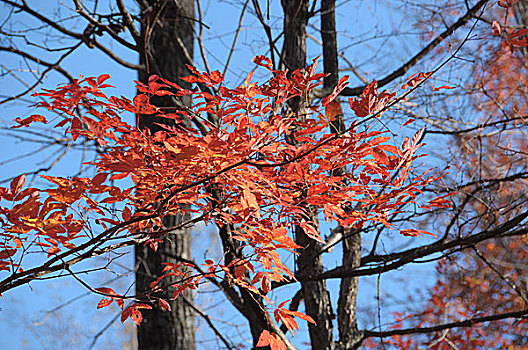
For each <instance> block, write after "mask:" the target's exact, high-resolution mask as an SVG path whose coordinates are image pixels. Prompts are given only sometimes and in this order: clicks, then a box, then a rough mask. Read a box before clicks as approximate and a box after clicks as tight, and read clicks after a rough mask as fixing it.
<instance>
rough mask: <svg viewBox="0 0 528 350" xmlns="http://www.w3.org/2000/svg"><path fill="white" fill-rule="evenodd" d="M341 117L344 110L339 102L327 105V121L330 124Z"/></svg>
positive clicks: (334, 101)
mask: <svg viewBox="0 0 528 350" xmlns="http://www.w3.org/2000/svg"><path fill="white" fill-rule="evenodd" d="M339 115H343V110H342V109H341V104H340V103H339V101H336V100H333V101H332V102H330V103H329V104H327V105H326V119H328V121H329V122H332V121H334V120H336V118H337V117H338V116H339Z"/></svg>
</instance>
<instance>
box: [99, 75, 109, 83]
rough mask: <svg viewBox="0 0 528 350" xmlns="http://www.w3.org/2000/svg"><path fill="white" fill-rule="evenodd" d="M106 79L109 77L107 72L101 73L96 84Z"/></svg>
mask: <svg viewBox="0 0 528 350" xmlns="http://www.w3.org/2000/svg"><path fill="white" fill-rule="evenodd" d="M108 79H110V75H109V74H101V75H100V76H99V77H98V78H97V85H101V84H102V83H104V82H105V81H106V80H108Z"/></svg>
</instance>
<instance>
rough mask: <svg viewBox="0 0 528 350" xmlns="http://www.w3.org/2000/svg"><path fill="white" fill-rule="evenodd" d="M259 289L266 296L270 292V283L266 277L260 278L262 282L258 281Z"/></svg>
mask: <svg viewBox="0 0 528 350" xmlns="http://www.w3.org/2000/svg"><path fill="white" fill-rule="evenodd" d="M260 289H262V291H263V292H264V294H267V293H268V292H269V291H270V290H271V281H270V279H269V278H268V276H266V275H263V276H262V280H261V281H260Z"/></svg>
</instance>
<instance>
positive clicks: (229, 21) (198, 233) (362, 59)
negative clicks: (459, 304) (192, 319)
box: [0, 0, 443, 349]
mask: <svg viewBox="0 0 528 350" xmlns="http://www.w3.org/2000/svg"><path fill="white" fill-rule="evenodd" d="M202 2H203V4H202V6H203V9H204V22H205V23H206V24H207V25H208V26H209V27H210V28H211V29H210V30H205V34H204V35H205V41H204V44H205V48H206V51H207V54H208V58H209V64H210V65H211V67H212V68H213V69H219V70H220V71H223V69H224V67H223V63H224V62H225V61H226V58H227V52H228V48H229V47H230V46H231V44H232V41H233V37H234V36H233V35H234V31H235V29H236V26H237V24H238V20H239V16H240V11H241V8H242V6H241V4H239V2H238V1H209V2H207V1H202ZM261 4H265V1H261ZM339 4H340V5H339V6H338V10H337V11H338V16H337V24H338V31H339V36H338V40H339V45H340V47H343V48H344V49H343V52H344V54H345V56H346V57H347V58H348V59H349V60H350V61H352V62H353V63H354V64H355V65H356V68H358V69H359V70H360V71H361V72H363V74H364V75H365V76H366V77H367V79H369V80H371V79H373V78H378V77H379V76H380V75H384V74H387V73H389V72H391V71H392V70H393V69H394V68H396V67H398V66H399V65H400V64H401V63H402V62H403V61H404V60H405V59H407V58H408V57H409V56H411V55H412V54H414V53H416V52H417V51H418V50H419V48H420V47H421V45H422V42H421V41H420V40H418V37H417V35H416V33H417V31H416V30H414V29H413V28H412V27H411V26H410V25H409V23H406V22H405V20H406V18H405V17H404V13H403V12H402V11H400V12H399V11H397V10H396V9H390V7H391V6H397V4H398V3H397V2H396V3H392V4H393V5H391V2H388V1H387V2H385V1H360V0H356V1H341V2H339ZM51 5H53V6H51ZM35 6H37V5H35ZM38 6H44V7H43V8H42V9H41V10H42V13H47V14H50V15H51V16H52V13H53V11H54V6H55V4H54V2H46V5H42V4H39V5H38ZM261 6H262V5H261ZM278 6H279V1H277V0H275V1H270V17H271V24H272V28H273V29H274V35H277V34H278V33H279V32H280V31H279V28H280V27H281V23H282V19H281V18H280V17H279V16H278V14H280V11H279V10H278ZM3 11H4V9H2V8H1V7H0V22H1V21H2V20H3V16H5V15H6V14H5V12H3ZM63 11H64V10H63ZM248 11H249V10H248ZM66 12H67V11H66ZM407 20H408V19H407ZM29 23H30V22H29V19H28V22H25V20H24V21H20V22H17V23H14V24H13V26H14V27H15V28H17V27H20V28H24V27H25V26H26V25H29ZM313 24H314V25H315V26H317V25H318V23H317V20H315V21H314V23H313ZM69 25H71V26H73V28H75V23H70V24H69ZM394 30H397V31H398V32H399V35H398V36H397V37H394V38H392V37H390V36H385V35H384V34H386V33H390V32H392V31H394ZM311 34H312V35H313V37H314V38H316V39H319V35H318V33H317V32H316V31H315V30H311ZM37 39H38V38H37V37H35V40H37ZM308 41H309V60H311V59H312V58H314V57H316V56H319V55H320V53H321V49H320V47H319V45H318V44H317V43H316V42H315V41H314V40H312V39H309V40H308ZM115 49H116V50H117V51H118V52H120V53H122V54H123V55H124V57H126V58H127V59H128V60H129V61H131V62H136V61H137V58H136V57H135V56H134V55H133V54H131V53H129V52H128V53H127V52H126V51H124V50H122V49H119V48H117V46H115ZM387 53H391V54H387ZM258 54H264V55H266V54H267V46H266V44H265V37H264V34H263V30H262V29H261V28H260V24H259V23H258V20H257V19H256V18H255V16H254V15H253V14H251V13H249V12H246V14H245V16H244V20H243V26H242V31H241V33H240V35H239V38H238V43H237V46H236V49H235V52H234V55H233V58H232V62H231V63H230V66H229V70H228V74H227V84H230V85H237V84H239V83H241V82H242V81H243V79H244V78H245V76H246V74H247V73H248V71H249V70H251V69H252V68H253V64H252V63H251V58H252V57H253V56H255V55H258ZM442 58H443V56H442V57H436V58H434V59H433V60H431V61H428V63H427V64H428V65H429V66H428V67H423V69H424V70H430V69H431V68H432V67H434V65H435V64H436V63H437V62H438V60H440V59H442ZM49 59H50V60H53V55H50V56H49ZM0 62H1V64H2V65H3V66H4V67H20V68H21V70H20V71H17V72H16V74H17V75H18V76H20V77H24V78H27V79H29V77H28V73H27V72H24V66H23V64H20V62H19V59H18V58H17V57H16V56H15V55H10V54H5V53H1V55H0ZM195 62H196V64H197V66H198V67H200V68H201V67H202V66H203V63H202V60H201V59H200V58H199V56H198V48H197V47H196V50H195ZM63 66H64V68H66V69H67V70H68V71H69V72H70V73H71V74H72V75H73V76H74V77H76V76H79V75H81V74H82V75H83V76H98V75H99V74H102V73H108V74H110V75H111V76H112V78H111V81H110V82H111V84H113V85H114V86H115V87H116V88H115V94H116V95H125V96H128V97H132V96H133V95H134V93H135V89H134V84H133V80H135V79H136V76H135V72H134V71H131V70H127V69H124V68H122V67H121V66H119V65H118V64H116V63H115V62H114V61H112V60H111V59H109V58H107V57H105V56H104V55H102V54H101V53H99V52H96V51H95V50H91V49H88V48H87V47H85V46H84V47H83V48H81V49H80V50H79V51H78V52H77V53H76V54H74V55H73V56H72V57H70V58H68V59H67V60H66V61H65V62H64V65H63ZM341 66H342V67H345V66H346V64H344V63H343V62H342V61H341ZM419 68H420V67H416V69H419ZM415 71H416V70H415ZM346 74H350V72H346ZM411 74H412V72H411ZM409 75H410V74H409ZM255 77H256V78H258V75H256V76H255ZM1 79H2V83H3V84H0V95H9V94H12V93H13V91H19V90H20V89H21V88H22V85H21V84H20V83H19V82H18V81H17V80H16V79H15V78H13V77H12V76H2V77H1ZM61 82H63V80H62V77H60V76H58V75H50V76H49V77H48V78H46V80H45V81H44V82H43V84H42V85H41V87H43V88H46V87H48V88H52V87H54V86H56V85H57V84H58V83H61ZM360 83H361V82H360V81H359V79H357V78H356V77H354V76H353V75H351V85H352V86H356V85H359V84H360ZM27 100H29V101H31V100H32V98H31V97H27ZM29 101H28V102H23V103H16V104H9V105H1V106H0V110H1V111H2V120H3V122H7V123H9V121H10V120H12V119H14V118H15V117H17V116H27V115H30V114H32V113H34V108H32V107H29V104H30V102H29ZM417 127H420V125H417ZM409 132H412V130H410V131H409ZM405 134H406V133H405V132H402V133H401V135H399V136H398V137H399V138H401V137H403V136H405ZM59 136H60V135H57V137H59ZM0 142H1V144H2V145H3V151H2V153H1V157H0V164H1V167H0V180H4V179H9V178H10V177H13V176H16V175H17V174H19V173H21V172H25V171H28V170H31V169H34V168H35V167H39V166H44V164H47V163H49V156H50V150H46V151H45V152H40V153H39V152H36V151H35V150H36V149H37V148H38V147H39V146H38V145H35V144H33V145H29V144H27V143H24V142H19V141H17V140H15V139H13V138H12V137H7V136H6V133H5V132H3V133H1V134H0ZM21 153H29V154H28V156H26V157H24V158H22V159H19V160H17V161H13V162H3V160H5V159H8V158H11V157H13V156H15V155H18V154H21ZM81 153H82V152H81V151H75V150H74V151H71V152H70V153H68V154H67V155H66V156H64V157H63V158H62V159H61V160H60V161H59V162H58V164H57V166H56V167H54V168H53V174H60V175H65V176H67V175H72V174H75V173H76V172H77V171H78V169H79V167H80V164H81V163H82V159H85V160H89V159H88V158H82V155H81ZM37 182H38V180H37ZM2 185H3V186H5V184H2ZM324 229H326V230H328V228H327V227H324ZM406 240H420V241H419V243H426V241H427V240H428V238H418V239H406ZM193 241H194V243H195V245H194V247H193V249H194V250H195V251H196V253H197V256H198V257H200V256H201V255H200V253H203V250H204V247H203V246H201V245H200V243H199V242H211V239H210V234H209V233H208V232H207V230H195V233H194V234H193ZM365 241H366V242H368V241H369V237H365ZM395 242H398V244H401V243H404V242H402V241H401V239H398V240H393V239H387V240H386V242H385V243H386V244H387V245H390V244H394V243H395ZM211 244H215V243H214V241H213V242H212V243H211ZM411 244H412V243H411ZM367 246H368V245H367ZM340 259H341V255H340V248H339V247H338V248H337V249H335V250H334V253H333V254H327V256H326V257H325V262H326V263H327V264H328V266H329V267H332V266H335V265H338V264H339V261H340ZM132 262H133V257H132V254H128V256H126V257H125V258H124V259H122V260H120V263H121V266H117V267H114V269H113V270H114V272H116V271H117V272H119V273H120V274H122V276H121V275H119V276H118V275H116V274H115V273H97V274H94V275H90V276H84V277H85V278H86V279H87V280H88V281H91V282H93V283H94V285H97V284H100V285H101V286H103V285H104V286H111V287H115V288H116V290H117V289H121V290H124V289H126V288H127V287H128V286H129V285H130V284H131V283H132V279H133V276H132V274H131V271H130V268H131V266H132ZM102 263H104V262H103V261H102V258H101V259H99V260H98V261H96V262H94V264H102ZM91 266H92V265H91ZM79 268H80V267H79ZM417 276H419V277H418V278H416V277H417ZM117 277H119V278H118V279H116V278H117ZM400 280H403V283H399V282H400ZM396 281H398V283H396ZM107 282H108V283H107ZM433 282H434V272H433V270H432V269H431V268H429V267H423V266H411V267H410V268H407V269H405V270H404V271H396V272H392V273H389V274H386V275H383V276H382V277H381V287H380V289H381V290H382V292H383V293H385V294H391V296H390V297H389V296H387V295H385V298H386V299H387V300H390V301H389V302H388V303H387V305H386V307H384V308H383V317H384V319H386V317H389V318H390V315H389V311H391V310H393V309H397V308H398V306H401V305H403V304H404V303H405V302H406V298H407V297H408V296H409V295H411V294H413V293H418V292H420V293H421V292H424V291H425V290H426V288H427V287H428V286H430V285H431V284H432V283H433ZM328 285H329V288H330V290H331V291H332V298H333V300H332V301H333V304H334V305H336V304H337V300H336V297H337V291H338V286H339V284H338V281H329V282H328ZM402 286H404V287H402ZM376 289H377V278H376V277H372V278H364V279H362V280H361V285H360V298H359V303H358V304H359V309H360V310H361V309H362V308H363V309H364V308H366V307H371V306H375V305H376V301H375V295H376ZM417 291H418V292H417ZM293 292H294V289H293V288H283V290H281V291H279V292H276V293H273V295H272V297H273V298H277V299H282V300H284V299H288V298H291V297H292V295H291V293H293ZM383 293H382V297H383ZM417 295H418V294H417ZM419 299H420V298H418V303H419ZM98 300H99V298H98V297H97V296H94V295H91V294H90V293H87V291H86V289H84V288H83V287H82V286H80V285H79V284H78V283H77V282H76V281H74V280H72V279H70V278H68V277H64V278H60V279H53V280H49V281H41V282H35V283H32V285H31V286H23V287H19V288H17V289H16V290H14V291H11V292H8V293H6V294H5V295H4V301H0V307H1V308H2V311H0V320H2V321H1V322H0V334H2V335H4V336H2V337H0V348H6V349H7V348H10V349H18V348H26V349H47V348H50V349H57V348H75V349H84V348H89V346H90V344H91V342H92V340H93V337H94V336H95V335H96V334H97V333H98V332H99V331H101V330H102V329H103V328H104V327H105V325H106V324H108V323H109V322H110V321H111V320H112V319H113V318H114V317H115V315H116V312H117V311H118V310H117V308H116V307H115V305H112V306H111V307H109V308H106V309H104V310H96V309H95V306H96V304H97V302H98ZM198 300H199V302H200V303H201V305H202V306H203V307H204V308H207V307H208V306H209V305H211V304H214V303H216V302H217V301H218V298H217V297H216V296H215V295H214V294H211V295H209V294H203V295H199V296H198ZM65 303H66V304H65ZM63 305H64V306H63ZM410 305H412V303H411V304H410ZM57 307H59V309H57ZM50 310H53V312H50ZM212 310H213V311H214V313H215V315H218V320H215V321H216V322H218V326H219V328H220V329H223V330H224V331H225V332H228V333H229V335H232V336H234V337H238V339H240V340H244V339H245V340H247V339H249V335H248V334H249V333H248V330H247V329H245V328H241V329H240V330H239V329H238V328H237V327H233V326H232V324H230V323H227V324H226V323H222V322H221V321H222V320H226V319H229V321H230V322H232V323H234V324H244V320H243V318H242V317H241V316H240V315H238V313H237V312H236V311H234V309H233V308H232V307H230V306H228V305H227V304H223V305H220V306H218V307H216V308H214V309H212ZM387 319H388V318H387ZM301 326H302V328H301V331H300V332H299V334H298V335H297V337H296V338H295V343H296V344H299V345H300V348H307V347H306V346H303V345H302V342H303V341H305V340H306V339H307V331H306V327H304V325H302V322H301ZM131 330H132V326H131V323H130V321H127V324H125V325H121V324H120V322H119V321H117V322H114V324H113V325H112V326H111V327H110V328H109V329H108V330H107V331H105V332H104V333H103V334H102V335H101V336H100V338H99V339H98V340H97V343H96V345H95V347H94V348H95V349H103V348H116V347H117V346H119V345H120V344H122V343H124V342H127V341H128V338H129V337H130V336H131V334H132V333H131ZM238 331H241V332H245V333H246V334H245V335H241V336H237V335H236V332H238ZM200 332H203V334H204V336H203V338H206V339H210V338H212V336H211V333H210V332H209V331H208V330H207V328H206V326H205V325H204V324H203V323H201V324H200ZM63 333H64V334H65V335H61V334H63ZM199 348H203V349H214V348H216V345H215V343H214V342H206V343H203V344H201V346H200V347H199Z"/></svg>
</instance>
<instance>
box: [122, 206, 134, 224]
mask: <svg viewBox="0 0 528 350" xmlns="http://www.w3.org/2000/svg"><path fill="white" fill-rule="evenodd" d="M122 216H123V220H124V221H130V219H131V218H132V211H130V208H129V207H125V209H123V214H122Z"/></svg>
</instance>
